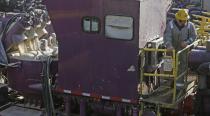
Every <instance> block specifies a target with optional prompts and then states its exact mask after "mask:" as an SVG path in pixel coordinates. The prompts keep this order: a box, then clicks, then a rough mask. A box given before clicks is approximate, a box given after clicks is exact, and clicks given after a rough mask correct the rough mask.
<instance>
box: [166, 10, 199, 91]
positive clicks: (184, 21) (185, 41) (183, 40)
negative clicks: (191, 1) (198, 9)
mask: <svg viewBox="0 0 210 116" xmlns="http://www.w3.org/2000/svg"><path fill="white" fill-rule="evenodd" d="M189 18H190V16H189V14H188V12H187V10H185V9H180V10H179V11H178V12H177V13H176V14H175V19H174V20H171V21H170V22H169V23H168V24H167V27H166V30H165V33H164V43H165V45H166V48H167V49H168V50H175V51H176V52H178V51H180V50H182V49H183V48H185V47H187V45H189V44H191V43H193V42H194V41H195V40H196V37H197V33H196V30H195V26H194V24H193V23H192V22H190V21H189ZM179 59H180V63H179V64H180V65H179V67H178V75H180V74H181V73H183V71H185V70H186V69H187V53H185V54H184V53H182V54H181V55H180V57H179ZM177 86H178V87H182V86H184V76H183V77H181V78H179V79H178V80H177ZM178 87H177V88H178Z"/></svg>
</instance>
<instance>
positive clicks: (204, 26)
mask: <svg viewBox="0 0 210 116" xmlns="http://www.w3.org/2000/svg"><path fill="white" fill-rule="evenodd" d="M202 14H204V15H209V16H210V13H209V12H202ZM193 16H194V17H196V18H198V19H200V20H193V22H194V23H198V24H199V25H198V26H196V28H197V33H198V39H201V40H202V41H201V43H202V44H205V42H206V40H208V39H209V37H210V33H209V32H207V31H210V26H209V25H210V17H206V16H201V15H193Z"/></svg>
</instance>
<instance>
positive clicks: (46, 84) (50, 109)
mask: <svg viewBox="0 0 210 116" xmlns="http://www.w3.org/2000/svg"><path fill="white" fill-rule="evenodd" d="M51 62H52V59H51V57H50V56H49V57H47V58H46V60H45V61H44V62H43V70H42V71H43V72H42V74H43V77H42V88H43V100H44V106H45V108H46V113H47V116H55V108H54V103H53V97H52V90H51V81H50V80H51V79H50V64H51Z"/></svg>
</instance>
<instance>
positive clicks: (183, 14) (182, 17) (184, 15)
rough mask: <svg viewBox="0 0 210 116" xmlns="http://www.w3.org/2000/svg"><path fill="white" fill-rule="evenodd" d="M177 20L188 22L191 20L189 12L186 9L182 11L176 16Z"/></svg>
mask: <svg viewBox="0 0 210 116" xmlns="http://www.w3.org/2000/svg"><path fill="white" fill-rule="evenodd" d="M175 18H176V19H177V20H188V19H189V18H190V16H189V14H188V12H187V11H186V10H185V9H180V10H179V11H178V12H177V13H176V15H175Z"/></svg>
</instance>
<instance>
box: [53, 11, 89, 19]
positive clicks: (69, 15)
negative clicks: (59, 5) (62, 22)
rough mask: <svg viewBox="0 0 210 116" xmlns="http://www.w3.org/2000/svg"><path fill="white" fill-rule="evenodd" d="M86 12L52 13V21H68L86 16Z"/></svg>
mask: <svg viewBox="0 0 210 116" xmlns="http://www.w3.org/2000/svg"><path fill="white" fill-rule="evenodd" d="M85 14H86V13H85V12H84V11H51V12H50V15H51V19H66V18H72V17H82V16H85Z"/></svg>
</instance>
